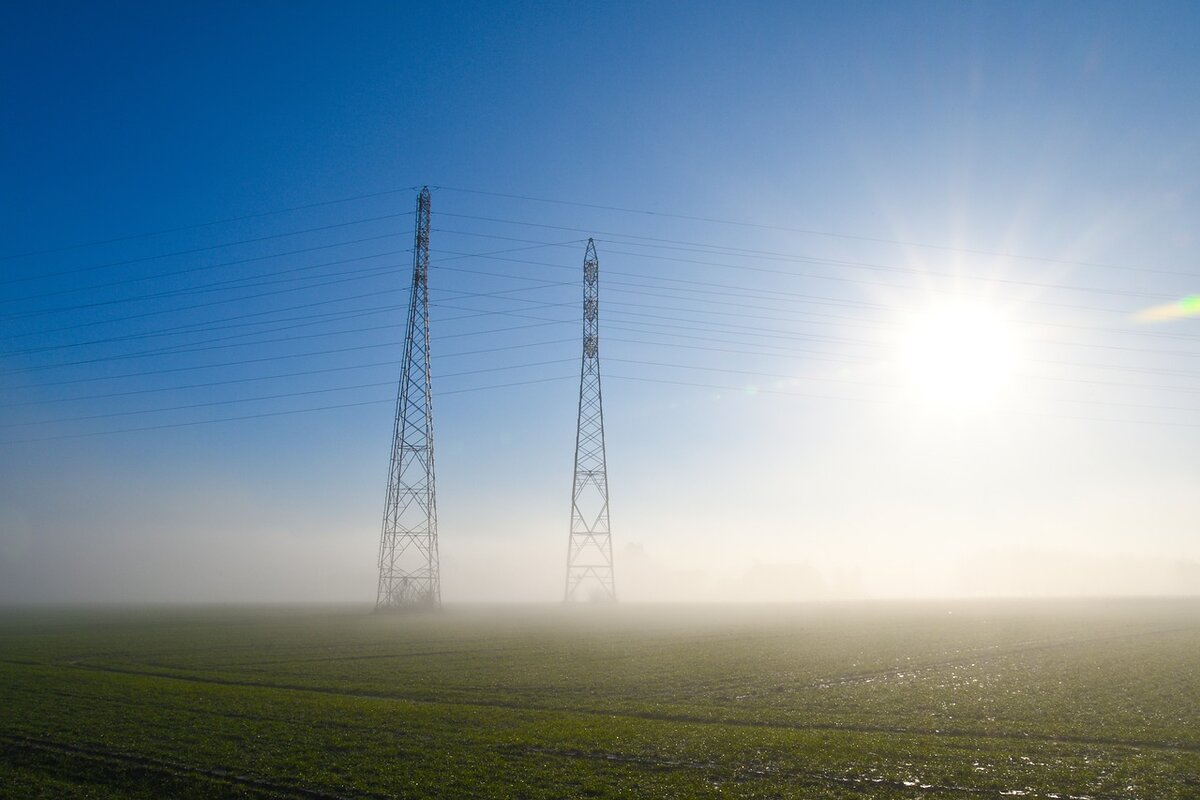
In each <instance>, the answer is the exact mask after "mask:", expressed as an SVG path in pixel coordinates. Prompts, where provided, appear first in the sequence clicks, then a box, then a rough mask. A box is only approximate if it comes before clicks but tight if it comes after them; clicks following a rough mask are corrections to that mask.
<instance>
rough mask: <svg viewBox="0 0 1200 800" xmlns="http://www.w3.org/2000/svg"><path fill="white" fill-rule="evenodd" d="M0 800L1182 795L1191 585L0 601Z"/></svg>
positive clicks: (1188, 765)
mask: <svg viewBox="0 0 1200 800" xmlns="http://www.w3.org/2000/svg"><path fill="white" fill-rule="evenodd" d="M0 795H2V796H4V797H14V798H29V797H47V798H62V797H88V798H115V797H146V798H164V797H168V798H169V797H180V798H208V797H247V798H258V797H278V798H293V797H296V798H338V797H342V798H350V797H371V798H383V797H400V798H424V797H445V798H472V797H496V798H562V797H631V798H657V797H679V798H684V797H714V798H715V797H721V798H792V797H796V798H863V797H880V798H943V797H944V798H952V797H953V798H961V797H988V798H990V797H995V798H1001V797H1040V798H1064V799H1065V798H1097V799H1099V798H1147V799H1148V800H1162V799H1164V798H1181V799H1182V798H1197V797H1200V602H1198V601H1185V600H1138V601H1087V602H1084V601H1061V602H1019V601H1012V602H986V603H985V602H949V601H947V602H941V603H932V602H930V603H886V604H885V603H875V604H870V603H863V604H844V605H841V604H834V605H811V606H779V607H750V606H681V607H669V606H642V607H638V606H619V607H615V608H608V609H601V608H568V607H557V606H546V607H536V606H512V607H494V608H491V607H470V606H460V607H456V606H450V607H448V608H447V609H446V610H444V611H442V612H440V613H437V614H428V615H401V616H380V615H373V614H370V613H368V611H367V609H365V608H359V607H350V606H342V607H332V606H330V607H248V608H222V607H213V608H127V609H103V610H86V611H85V610H78V609H75V610H72V609H52V610H29V609H22V610H12V609H10V610H7V611H0Z"/></svg>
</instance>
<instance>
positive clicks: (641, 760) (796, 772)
mask: <svg viewBox="0 0 1200 800" xmlns="http://www.w3.org/2000/svg"><path fill="white" fill-rule="evenodd" d="M497 749H499V750H500V751H501V752H503V753H505V754H536V755H539V756H555V757H559V758H568V759H580V760H589V761H604V762H606V763H617V764H637V765H639V766H644V767H647V768H649V769H657V770H668V771H691V770H708V771H714V772H716V771H719V770H722V769H723V768H722V767H721V765H719V764H716V763H714V762H710V761H679V760H663V759H654V758H647V757H645V756H633V755H625V754H621V753H610V752H603V751H589V750H577V749H573V748H553V747H538V746H536V745H508V746H501V747H500V748H497ZM739 767H740V769H739V768H735V770H734V776H733V779H732V780H733V781H735V782H738V783H742V782H745V781H748V780H777V779H779V778H793V779H795V778H799V779H802V780H804V781H805V782H806V783H809V784H830V783H832V784H837V785H839V786H842V787H845V788H847V789H852V790H854V791H858V792H862V793H864V794H869V793H873V792H875V791H876V790H877V789H878V788H879V787H887V788H889V789H895V790H897V791H902V792H916V793H917V794H927V793H938V794H959V795H967V796H972V797H1006V796H1013V790H1011V789H1010V790H1005V789H998V788H983V787H977V786H957V785H952V784H942V783H924V782H922V781H916V780H909V781H906V780H897V779H895V778H881V777H868V776H865V775H844V774H838V773H834V772H828V771H822V770H805V769H779V768H777V767H771V766H767V765H761V764H742V765H739ZM1019 791H1020V792H1021V796H1025V797H1045V798H1058V799H1059V800H1127V798H1126V797H1124V796H1116V795H1098V794H1087V795H1075V794H1069V793H1067V792H1058V791H1049V790H1046V791H1037V792H1036V793H1035V792H1034V791H1032V790H1024V789H1023V790H1019Z"/></svg>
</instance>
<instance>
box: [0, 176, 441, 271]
mask: <svg viewBox="0 0 1200 800" xmlns="http://www.w3.org/2000/svg"><path fill="white" fill-rule="evenodd" d="M419 188H421V187H419V186H407V187H405V188H403V189H386V190H384V191H381V192H371V193H369V194H360V195H354V196H353V197H341V198H338V199H336V200H323V201H321V202H317V203H308V204H307V205H302V206H290V207H286V208H277V209H272V210H270V211H261V212H258V213H256V214H245V215H243V216H240V217H227V218H225V219H218V220H210V221H208V222H198V223H194V224H192V225H183V226H181V227H178V228H165V229H161V230H157V231H149V232H146V233H133V234H129V235H127V236H118V237H116V238H113V239H101V240H95V241H91V242H79V243H77V244H68V245H63V246H62V247H51V248H47V249H45V250H34V251H30V252H25V253H11V254H9V255H5V256H0V261H12V260H13V259H18V258H31V257H33V256H42V255H50V254H52V253H64V252H67V251H69V250H82V249H84V248H88V247H100V246H102V245H106V244H117V243H119V242H130V241H135V240H137V239H150V238H152V237H155V236H166V235H167V234H171V233H183V232H185V231H194V230H198V229H200V228H210V227H212V226H214V225H227V224H229V223H232V222H245V221H247V220H252V219H261V218H262V217H271V216H276V215H278V214H288V213H291V212H294V211H308V210H311V209H314V208H323V207H325V206H332V205H337V204H339V203H350V202H353V201H355V200H368V199H371V198H375V197H384V196H387V195H393V194H399V193H400V192H412V191H416V190H417V189H419ZM410 213H411V212H410Z"/></svg>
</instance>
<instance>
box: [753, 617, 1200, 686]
mask: <svg viewBox="0 0 1200 800" xmlns="http://www.w3.org/2000/svg"><path fill="white" fill-rule="evenodd" d="M1196 630H1200V628H1197V627H1196V626H1194V625H1188V626H1184V627H1181V628H1164V629H1162V630H1156V631H1136V632H1134V633H1115V634H1109V635H1107V636H1092V637H1087V638H1079V639H1059V640H1053V639H1052V640H1048V641H1042V642H1030V643H1027V644H1024V645H1018V646H1016V647H1009V648H1007V649H1004V650H993V651H991V652H988V651H987V650H981V651H978V655H975V656H965V655H964V656H958V657H956V658H948V659H943V660H940V661H927V662H925V663H923V664H914V665H913V666H911V667H890V668H888V669H882V670H874V671H870V672H857V673H848V674H845V675H839V676H835V677H832V678H823V679H817V680H815V681H811V682H810V683H808V684H806V685H805V687H804V688H806V689H824V688H829V687H832V686H853V685H856V684H862V683H870V682H872V681H875V680H884V679H887V678H896V677H903V676H908V675H913V676H915V675H919V674H922V673H926V672H936V671H937V670H940V669H945V668H947V667H962V666H974V665H975V664H986V663H990V662H992V661H996V660H998V659H1001V658H1007V657H1008V656H1013V655H1020V654H1022V653H1037V652H1044V651H1046V650H1055V649H1058V648H1061V647H1071V646H1073V645H1080V644H1095V643H1097V642H1111V641H1118V640H1121V639H1136V638H1140V637H1143V636H1163V635H1167V634H1172V633H1190V632H1193V631H1196ZM780 690H781V687H777V688H775V689H761V690H758V691H757V692H750V693H748V694H746V695H744V696H746V697H753V696H756V695H765V694H771V693H774V692H777V691H780ZM782 690H783V691H796V690H795V689H782Z"/></svg>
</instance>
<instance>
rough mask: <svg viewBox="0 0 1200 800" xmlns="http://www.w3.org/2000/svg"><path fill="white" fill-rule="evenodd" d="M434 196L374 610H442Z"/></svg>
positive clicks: (419, 237) (423, 234)
mask: <svg viewBox="0 0 1200 800" xmlns="http://www.w3.org/2000/svg"><path fill="white" fill-rule="evenodd" d="M429 200H430V198H429V187H425V188H423V189H422V190H421V194H420V195H419V196H418V197H417V228H416V239H415V243H414V246H413V273H412V295H411V296H410V298H409V302H408V329H407V331H406V333H405V334H404V364H403V366H402V367H401V371H400V386H399V388H398V389H397V393H396V421H395V425H394V427H393V429H392V458H391V467H390V468H389V470H388V485H387V498H386V500H385V503H384V509H383V533H382V534H381V536H380V539H379V590H378V592H377V594H376V597H375V610H376V611H392V610H400V609H406V608H437V607H439V606H440V605H441V602H442V592H441V580H440V576H439V573H438V541H437V484H436V482H435V480H434V471H433V393H432V390H431V388H430V382H429V206H430V203H429Z"/></svg>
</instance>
